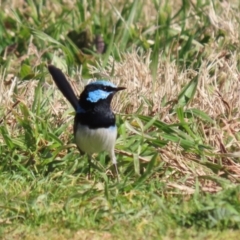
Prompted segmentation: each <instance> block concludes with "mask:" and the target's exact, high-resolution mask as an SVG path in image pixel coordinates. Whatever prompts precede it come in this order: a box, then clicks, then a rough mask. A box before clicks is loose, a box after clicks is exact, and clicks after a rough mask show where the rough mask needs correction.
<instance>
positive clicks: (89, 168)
mask: <svg viewBox="0 0 240 240" xmlns="http://www.w3.org/2000/svg"><path fill="white" fill-rule="evenodd" d="M87 157H88V180H90V179H91V165H92V156H91V155H87Z"/></svg>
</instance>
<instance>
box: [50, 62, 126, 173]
mask: <svg viewBox="0 0 240 240" xmlns="http://www.w3.org/2000/svg"><path fill="white" fill-rule="evenodd" d="M48 70H49V72H50V74H51V75H52V78H53V80H54V82H55V83H56V85H57V86H58V88H59V89H60V91H61V92H62V94H63V95H64V96H65V97H66V98H67V100H68V101H69V102H70V103H71V104H72V106H73V108H74V109H75V111H76V115H75V120H74V128H73V129H74V138H75V141H76V144H77V147H78V149H79V151H80V152H81V153H86V154H87V155H88V160H89V174H90V168H91V156H92V154H93V153H98V152H101V151H107V152H108V153H109V156H110V158H111V160H112V163H113V165H114V166H115V170H116V174H117V178H118V175H119V174H118V168H117V161H116V156H115V153H114V147H115V141H116V138H117V127H116V119H115V115H114V113H113V112H112V110H111V101H112V98H113V96H114V94H115V93H116V92H118V91H120V90H124V89H125V87H117V86H115V85H114V84H113V83H111V82H108V81H95V82H91V83H89V84H88V85H86V86H85V88H84V90H83V92H82V93H81V95H80V97H79V99H78V98H77V96H76V95H75V93H74V92H73V89H72V87H71V86H70V84H69V82H68V81H67V79H66V77H65V75H64V74H63V73H62V71H61V70H60V69H58V68H56V67H54V66H53V65H49V66H48Z"/></svg>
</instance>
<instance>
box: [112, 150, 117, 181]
mask: <svg viewBox="0 0 240 240" xmlns="http://www.w3.org/2000/svg"><path fill="white" fill-rule="evenodd" d="M111 159H112V163H113V165H114V167H115V171H116V175H117V181H118V183H119V173H118V167H117V159H116V156H115V153H114V150H113V151H112V152H111Z"/></svg>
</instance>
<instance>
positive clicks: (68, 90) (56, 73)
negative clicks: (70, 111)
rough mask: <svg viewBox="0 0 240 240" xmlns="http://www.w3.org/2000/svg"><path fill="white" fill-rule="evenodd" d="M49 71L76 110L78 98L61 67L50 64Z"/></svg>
mask: <svg viewBox="0 0 240 240" xmlns="http://www.w3.org/2000/svg"><path fill="white" fill-rule="evenodd" d="M48 71H49V72H50V74H51V75H52V78H53V80H54V82H55V83H56V85H57V86H58V88H59V90H60V91H61V92H62V94H63V95H64V96H65V98H66V99H67V100H68V101H69V102H70V103H71V104H72V106H73V108H74V109H75V111H77V109H78V105H79V104H78V99H77V97H76V95H75V93H74V92H73V89H72V87H71V85H70V84H69V82H68V80H67V79H66V77H65V75H64V74H63V72H62V71H61V70H60V69H59V68H56V67H54V66H53V65H48Z"/></svg>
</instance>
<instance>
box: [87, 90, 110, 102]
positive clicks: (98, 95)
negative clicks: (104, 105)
mask: <svg viewBox="0 0 240 240" xmlns="http://www.w3.org/2000/svg"><path fill="white" fill-rule="evenodd" d="M111 93H112V92H106V91H103V90H95V91H92V92H89V93H88V97H87V100H88V101H90V102H94V103H96V102H98V101H99V100H101V99H106V98H107V97H108V96H109V95H110V94H111Z"/></svg>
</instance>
